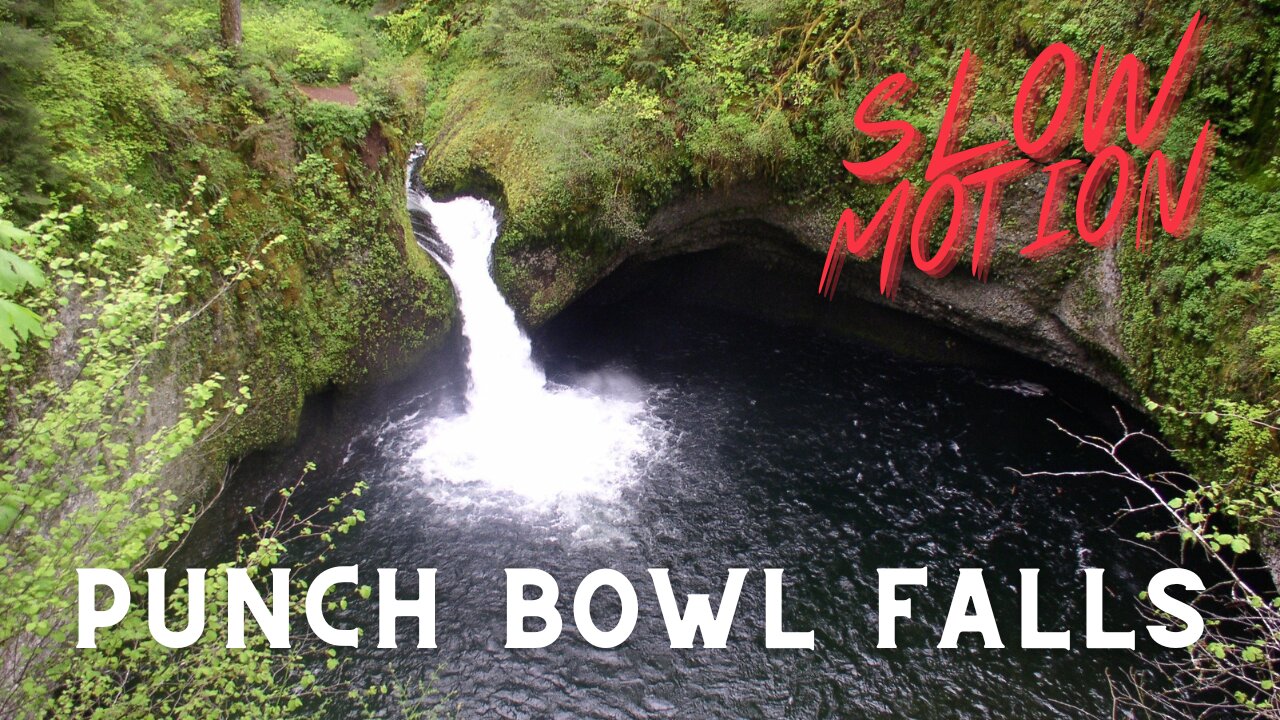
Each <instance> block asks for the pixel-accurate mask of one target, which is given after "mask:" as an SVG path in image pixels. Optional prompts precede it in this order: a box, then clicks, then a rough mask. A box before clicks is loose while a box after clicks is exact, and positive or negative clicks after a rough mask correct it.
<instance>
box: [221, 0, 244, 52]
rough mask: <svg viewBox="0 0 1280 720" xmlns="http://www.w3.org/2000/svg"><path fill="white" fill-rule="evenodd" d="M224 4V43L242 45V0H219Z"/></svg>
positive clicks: (231, 46) (229, 45) (235, 45)
mask: <svg viewBox="0 0 1280 720" xmlns="http://www.w3.org/2000/svg"><path fill="white" fill-rule="evenodd" d="M219 2H220V4H221V6H222V13H221V14H222V44H223V45H225V46H227V47H229V48H234V47H240V41H241V39H243V36H242V35H241V32H240V0H219Z"/></svg>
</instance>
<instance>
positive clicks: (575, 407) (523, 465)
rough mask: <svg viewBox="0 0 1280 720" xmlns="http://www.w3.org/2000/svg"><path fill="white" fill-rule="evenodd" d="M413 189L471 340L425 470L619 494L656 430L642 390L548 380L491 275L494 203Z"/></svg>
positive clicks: (559, 493) (441, 475)
mask: <svg viewBox="0 0 1280 720" xmlns="http://www.w3.org/2000/svg"><path fill="white" fill-rule="evenodd" d="M411 171H412V166H411ZM408 197H409V208H410V210H411V211H416V212H422V213H426V214H427V215H429V216H430V218H431V221H432V223H433V224H434V226H435V228H436V230H437V231H438V234H439V238H440V241H441V242H442V243H443V244H444V246H445V248H447V251H446V252H445V253H437V254H438V255H440V254H447V255H448V256H449V257H447V258H445V257H441V258H440V259H441V262H442V264H443V265H444V266H445V268H446V270H447V272H448V273H449V277H450V278H451V279H452V280H453V283H454V287H455V288H456V290H457V293H458V305H459V311H460V313H461V316H462V333H463V335H464V336H466V338H467V340H468V342H469V344H470V355H469V357H468V359H467V373H468V376H469V377H468V387H467V397H466V400H467V409H466V412H465V413H463V414H462V415H459V416H456V417H450V418H438V419H434V420H432V421H430V422H429V423H428V424H427V425H426V427H425V428H424V440H425V442H424V443H423V445H422V446H421V447H420V448H419V450H418V451H417V453H416V454H415V458H416V459H417V460H418V461H420V462H421V463H422V470H423V471H424V472H425V473H426V475H427V476H428V477H430V478H432V479H433V480H436V481H442V482H444V483H448V484H450V485H456V484H473V483H481V484H483V485H484V486H486V487H488V488H490V489H493V490H498V491H506V492H509V493H514V494H517V495H520V496H523V497H526V498H530V499H533V500H535V501H539V502H543V503H549V502H552V501H556V500H559V499H565V498H566V497H574V496H583V495H587V496H596V497H605V498H607V497H611V496H613V495H614V494H615V493H616V492H617V491H618V490H619V489H620V488H621V487H623V486H624V485H625V484H626V482H627V481H628V480H629V479H630V478H631V477H633V476H634V475H635V473H636V471H637V469H638V466H639V464H640V463H641V462H643V460H644V458H645V457H646V456H648V455H649V454H651V449H652V448H653V447H654V446H655V444H656V442H657V439H658V436H659V434H660V433H659V431H658V428H657V424H656V422H655V421H653V420H652V418H650V417H649V416H648V414H647V413H646V409H645V401H644V398H643V397H642V396H640V395H641V393H637V392H631V393H621V394H619V393H617V392H616V388H617V387H618V386H619V385H622V386H624V387H625V386H626V385H628V383H625V382H623V383H619V382H616V381H615V382H610V383H606V385H609V386H612V387H613V388H615V392H613V393H611V394H597V393H595V392H592V391H589V390H587V389H583V388H573V387H566V386H559V385H548V383H547V379H546V376H545V375H544V374H543V372H542V370H541V368H539V367H538V365H537V364H536V363H535V362H534V360H533V358H532V354H531V348H530V344H529V338H528V337H527V336H526V335H525V334H524V333H523V332H522V331H521V329H520V326H519V325H518V324H517V323H516V318H515V314H514V313H513V312H512V310H511V308H510V307H509V306H508V305H507V303H506V300H505V299H504V298H503V297H502V294H501V292H499V290H498V287H497V285H496V284H495V283H494V281H493V279H492V278H491V277H490V275H489V259H490V256H491V254H492V248H493V243H494V240H495V238H496V237H497V232H498V222H497V220H496V219H495V216H494V210H493V207H492V206H491V205H489V203H487V202H485V201H483V200H478V199H476V198H469V197H464V198H459V199H457V200H454V201H452V202H447V203H437V202H434V201H432V200H431V198H430V197H428V196H427V195H426V194H425V193H422V192H419V191H417V190H416V189H415V188H413V187H412V186H410V187H409V188H408ZM419 241H420V242H421V243H423V246H424V247H428V246H429V244H430V243H428V242H426V239H425V238H422V237H420V238H419ZM631 386H632V388H633V390H634V383H632V384H631Z"/></svg>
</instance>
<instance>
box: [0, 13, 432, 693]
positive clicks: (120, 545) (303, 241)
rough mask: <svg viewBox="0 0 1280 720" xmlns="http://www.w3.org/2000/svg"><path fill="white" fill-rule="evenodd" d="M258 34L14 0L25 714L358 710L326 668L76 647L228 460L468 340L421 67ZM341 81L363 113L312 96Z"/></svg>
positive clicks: (13, 343)
mask: <svg viewBox="0 0 1280 720" xmlns="http://www.w3.org/2000/svg"><path fill="white" fill-rule="evenodd" d="M244 17H245V23H246V26H247V29H248V30H249V32H248V33H246V36H247V37H246V42H245V46H244V47H243V48H242V49H241V51H239V52H236V51H228V50H224V49H222V48H221V47H220V46H219V44H218V42H217V33H218V23H217V15H216V6H215V7H213V8H210V7H209V6H208V4H207V3H204V2H199V1H197V0H189V1H181V0H175V2H159V3H156V2H144V1H142V0H70V1H68V2H59V3H57V4H54V5H51V4H48V3H43V2H26V1H25V0H5V1H4V2H0V36H2V38H0V39H3V42H2V43H0V106H3V107H4V111H3V113H0V139H3V141H4V142H3V143H0V144H2V145H3V148H0V376H3V378H4V386H5V392H4V394H3V396H0V455H2V458H0V567H3V568H4V572H5V576H6V578H7V581H8V585H9V587H10V590H9V591H8V592H7V593H6V595H5V599H4V601H3V603H2V604H3V608H2V609H3V614H4V617H5V620H4V621H2V622H0V655H2V656H3V663H2V664H3V671H0V686H3V689H4V692H3V693H0V695H3V697H4V700H3V701H0V715H3V716H5V717H44V716H55V717H86V716H93V717H140V716H155V717H171V716H176V717H209V716H212V715H223V714H228V713H229V714H230V715H232V716H242V717H249V716H252V717H276V716H281V715H284V714H295V715H296V714H298V713H299V712H301V711H302V708H303V706H300V705H299V700H301V701H303V702H305V703H306V704H305V708H306V711H307V712H310V711H312V710H314V709H315V707H316V704H317V703H319V702H322V701H323V700H324V698H326V697H330V696H332V695H333V694H334V693H335V692H339V691H341V692H347V691H350V690H357V689H356V688H344V687H340V686H339V685H335V684H333V683H326V684H324V686H323V687H321V686H320V685H319V684H317V683H316V682H315V677H314V675H312V674H311V672H310V671H309V670H308V668H314V667H315V665H316V663H314V662H311V661H308V662H307V663H306V664H305V665H304V662H303V661H304V659H305V658H306V657H307V653H308V652H310V650H309V649H308V648H305V647H300V648H298V649H297V651H296V652H290V653H278V652H272V651H270V650H269V649H267V648H265V647H262V646H257V647H250V648H248V649H247V650H244V651H241V652H236V653H233V652H228V651H226V650H225V648H223V649H222V650H221V651H219V650H218V647H219V646H218V644H217V643H215V642H209V641H208V640H209V637H207V638H206V641H202V642H201V643H198V644H197V646H195V647H194V648H193V649H191V650H190V651H185V652H173V651H168V650H166V649H165V648H162V647H160V646H158V645H156V644H155V643H152V642H150V641H149V640H147V641H144V640H143V638H144V637H146V628H145V627H144V626H143V625H142V623H140V622H133V621H128V622H126V623H124V624H122V625H120V626H118V627H117V628H115V629H113V630H112V631H111V632H109V633H107V634H106V635H105V636H104V639H103V642H102V644H101V645H100V649H99V651H97V652H94V653H87V652H68V650H69V649H70V643H71V635H70V633H71V632H72V630H73V629H74V628H73V622H74V610H75V608H74V602H75V568H76V567H95V566H96V567H109V568H115V569H117V570H120V571H122V572H125V573H126V574H131V575H134V576H137V575H138V574H139V573H140V571H141V568H143V567H146V566H149V565H150V566H154V565H156V564H159V563H162V562H163V561H164V560H165V559H166V558H167V557H169V554H170V553H171V552H172V551H173V550H174V548H175V547H176V545H177V544H178V543H180V542H181V539H182V538H183V537H184V535H185V532H186V530H187V529H188V528H189V527H190V523H191V521H192V518H193V517H194V516H193V514H192V513H193V510H192V508H193V507H197V508H198V507H200V506H201V504H202V499H203V498H204V497H205V494H206V493H208V492H211V491H213V490H214V489H215V485H216V483H217V481H220V480H222V479H223V472H224V468H225V466H226V460H228V459H230V458H234V457H235V456H237V455H239V454H242V453H244V452H247V451H249V450H252V449H255V448H259V447H262V446H264V445H267V444H269V443H273V442H279V441H281V440H285V439H287V438H288V437H290V436H291V434H292V432H293V431H294V425H295V423H296V417H297V413H298V411H299V409H300V407H301V404H302V401H303V398H304V397H305V396H306V395H307V394H309V393H312V392H315V391H317V390H319V389H322V388H325V387H327V386H330V385H333V384H355V383H360V382H365V381H367V380H368V379H370V378H371V377H375V376H386V375H387V374H390V373H394V372H397V371H398V370H399V369H400V368H403V367H407V366H409V364H410V363H411V362H412V360H413V358H414V357H416V356H417V355H419V354H420V353H422V352H424V351H425V350H427V349H429V348H430V347H431V346H432V345H433V343H435V342H437V341H438V340H439V339H440V338H441V337H442V336H443V334H444V332H445V331H446V330H447V328H448V327H449V325H450V323H451V318H452V314H453V294H452V290H451V288H450V287H449V285H448V283H447V281H446V279H445V277H444V275H443V273H442V272H441V271H440V270H439V268H437V267H436V266H435V265H434V264H432V263H430V262H426V261H424V260H422V259H420V258H418V257H417V253H416V252H413V250H414V249H413V248H412V245H411V244H406V241H405V238H406V225H407V216H406V215H405V211H404V198H403V193H402V190H401V188H402V187H403V184H402V183H403V162H404V158H405V156H406V155H407V152H408V148H407V147H406V145H407V144H410V143H409V142H408V140H406V138H414V137H416V135H417V127H418V125H419V124H420V122H421V119H420V118H421V112H420V110H419V108H420V107H422V106H423V104H424V101H423V98H422V96H423V94H424V93H425V89H424V85H423V82H422V81H421V79H420V73H419V72H418V71H417V69H416V67H415V65H414V61H411V60H405V59H403V58H402V57H401V56H400V55H399V54H398V53H395V52H392V51H391V45H390V43H389V42H388V41H385V40H384V39H383V38H382V35H381V34H380V32H379V31H378V30H377V29H376V27H375V26H374V25H373V24H371V23H370V21H369V19H368V18H367V17H366V16H365V15H364V14H362V13H360V12H357V11H355V10H352V9H351V8H347V7H342V6H335V5H333V4H331V3H326V2H306V3H290V4H288V5H285V4H267V3H262V4H249V5H246V6H245V13H244ZM255 28H256V29H257V30H255ZM268 28H269V29H270V32H267V31H266V30H267V29H268ZM333 81H343V82H350V83H352V84H353V85H354V86H355V87H356V90H357V93H358V94H359V97H360V102H359V103H358V104H357V105H355V106H354V107H348V106H345V105H337V104H332V103H313V102H311V101H308V100H307V99H306V98H305V97H304V96H303V95H301V94H300V93H299V92H298V91H297V90H296V89H295V87H294V83H295V82H299V83H301V82H320V83H327V82H333ZM197 178H199V180H198V182H197V183H196V185H195V186H194V187H193V186H192V182H193V180H196V179H197ZM175 207H176V208H180V209H178V210H162V208H175ZM250 398H252V402H250ZM193 503H194V505H193ZM336 513H337V514H336ZM352 513H353V514H351V515H342V514H340V513H338V510H337V508H336V507H328V508H321V513H320V514H319V515H312V516H310V517H307V518H304V519H300V520H299V519H297V518H294V519H291V520H288V522H286V523H278V522H277V523H273V524H272V525H271V526H270V527H269V528H266V527H265V526H260V527H259V530H260V531H262V532H259V533H257V534H256V535H254V537H252V538H249V540H252V542H249V543H248V544H247V545H246V546H245V549H244V552H243V553H242V554H241V555H240V556H239V557H237V558H235V559H234V561H235V562H236V563H237V564H241V565H246V564H247V565H250V566H260V565H263V564H297V563H303V564H305V562H307V561H308V559H310V558H312V557H314V553H311V552H310V551H309V550H308V549H307V543H306V542H301V543H300V542H298V541H297V537H296V536H297V535H300V534H306V535H311V536H315V537H320V536H323V535H326V532H325V531H324V529H325V528H331V527H336V526H337V525H338V524H343V523H346V522H348V520H347V518H350V517H355V516H356V515H355V514H354V513H358V510H353V511H352ZM284 517H285V518H286V519H288V518H290V517H292V516H288V515H286V516H284ZM286 525H287V526H288V527H287V528H286V527H284V526H286ZM343 527H346V526H345V525H343ZM286 542H287V543H288V546H289V547H288V551H287V553H288V554H286V550H285V546H284V543H286ZM135 579H136V577H135ZM135 588H136V586H135ZM216 593H217V587H216V586H211V587H210V594H211V599H210V603H211V604H210V609H211V610H212V611H214V613H215V614H216V610H217V608H218V606H217V605H216V603H217V602H218V600H217V599H216ZM335 601H336V599H335ZM184 602H185V600H184V598H183V596H182V594H181V593H179V594H178V595H177V596H175V597H174V598H173V599H172V600H171V603H173V604H174V607H175V608H177V609H181V607H183V603H184ZM222 602H225V597H224V598H223V600H222ZM218 631H219V628H218V627H213V626H210V627H209V628H208V629H207V633H208V634H209V636H210V637H212V636H213V635H216V633H217V632H218ZM358 690H360V691H363V690H364V689H363V688H361V689H358ZM375 692H380V689H375Z"/></svg>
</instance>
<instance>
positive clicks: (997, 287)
mask: <svg viewBox="0 0 1280 720" xmlns="http://www.w3.org/2000/svg"><path fill="white" fill-rule="evenodd" d="M1042 197H1043V185H1042V182H1028V183H1025V184H1023V185H1020V186H1017V187H1014V188H1011V189H1010V190H1009V192H1008V193H1006V195H1005V197H1004V201H1003V207H1004V211H1003V215H1002V222H1001V225H1000V227H999V229H998V230H997V232H996V245H995V250H994V252H993V255H992V259H991V270H990V275H989V279H988V280H987V282H985V283H984V282H981V281H979V280H978V279H976V278H974V277H973V276H972V274H971V272H970V264H969V263H970V261H969V257H968V255H965V256H963V257H962V259H961V261H960V262H959V263H958V264H957V265H956V267H955V269H954V270H953V271H952V272H951V273H950V274H949V275H948V276H947V277H945V278H942V279H934V278H930V277H928V276H926V275H924V274H923V273H921V272H920V271H919V270H917V269H916V268H915V267H914V266H913V264H912V261H911V259H910V258H909V257H908V258H907V259H906V261H905V263H904V268H903V272H902V276H901V283H900V287H899V290H898V293H897V295H896V297H895V298H894V299H892V300H890V299H887V298H885V297H883V296H882V295H881V294H880V292H879V275H880V261H879V258H878V256H877V257H876V258H875V259H873V260H869V261H861V262H860V261H857V260H854V259H852V258H851V259H850V260H849V261H848V262H847V263H846V265H845V267H844V270H843V273H842V275H841V278H840V283H839V287H838V289H837V292H836V297H835V299H834V301H832V302H830V303H828V301H826V300H823V299H821V298H820V297H819V296H818V295H817V283H818V278H819V276H820V275H821V271H822V267H823V262H824V256H825V253H826V252H827V247H828V245H829V243H830V242H831V234H832V230H833V228H834V227H835V221H836V216H835V215H834V214H831V213H830V212H827V211H817V210H814V209H812V208H806V207H805V206H804V205H803V204H793V203H788V202H786V201H785V200H783V199H780V198H778V197H777V196H775V195H774V194H772V193H771V192H770V191H769V190H768V189H767V188H764V187H759V186H740V187H735V188H731V189H727V190H719V191H706V192H699V193H693V194H688V195H686V196H684V197H682V198H680V199H679V200H677V201H675V202H673V203H671V204H669V205H667V206H665V207H663V208H661V209H659V210H658V211H657V212H656V213H655V214H654V215H653V216H652V217H651V218H650V219H649V221H648V223H647V224H646V226H645V228H644V232H643V235H642V236H640V237H638V238H633V239H631V240H629V241H628V242H626V243H625V245H624V246H623V248H622V249H621V250H620V251H618V252H617V253H616V255H615V256H613V257H611V258H610V259H609V260H608V261H606V262H603V263H601V262H597V263H594V264H593V265H592V266H591V267H581V268H580V269H578V268H575V265H574V263H573V262H572V260H571V259H569V258H559V257H555V252H554V247H555V246H554V244H549V245H544V246H542V247H540V248H539V249H538V250H537V251H536V252H533V251H530V252H528V253H520V252H517V253H515V254H513V255H511V256H509V258H508V259H509V260H510V261H511V262H513V263H515V264H517V265H521V266H522V267H524V268H525V269H526V272H522V273H519V274H518V277H519V278H520V281H518V282H513V283H508V285H509V286H508V287H506V288H504V290H505V291H507V292H508V295H509V296H511V297H513V298H514V299H515V301H516V302H515V305H516V306H517V307H518V308H520V311H521V312H522V313H523V314H524V317H525V320H526V321H527V322H529V323H531V324H535V325H536V324H540V323H541V322H543V321H545V320H547V319H548V318H549V317H551V316H552V315H554V314H555V313H556V312H558V311H559V310H560V309H562V308H563V307H564V306H565V305H567V304H568V303H569V302H570V301H572V300H573V299H574V298H576V297H578V296H579V295H581V294H582V293H583V292H585V291H586V290H587V289H588V288H590V287H592V286H593V285H595V284H596V283H597V282H599V281H600V280H601V279H602V278H603V277H604V276H606V275H608V274H609V273H611V272H614V271H615V270H616V269H617V268H619V267H620V266H622V267H634V266H636V265H638V264H643V263H647V262H652V261H656V260H660V259H662V258H667V257H670V256H674V255H681V254H687V253H695V252H699V251H704V250H709V249H713V248H724V247H726V246H730V247H732V248H737V249H739V250H740V251H741V252H740V254H741V255H742V256H743V257H746V258H752V259H753V260H752V261H753V262H755V265H756V267H757V271H758V272H760V273H789V274H793V275H797V276H798V277H797V278H796V282H795V283H793V284H791V285H788V286H787V289H786V290H785V291H784V292H782V293H781V294H777V293H774V294H771V296H770V297H768V298H767V300H768V302H769V303H770V304H771V305H773V306H775V307H774V308H772V310H773V311H776V310H777V306H787V305H791V306H794V309H799V308H804V313H805V314H806V315H807V316H808V317H809V318H810V319H812V320H815V321H817V322H819V324H822V325H825V326H827V327H828V328H829V329H832V330H835V331H837V332H839V331H841V330H842V329H848V328H841V327H839V325H840V322H841V321H840V320H839V319H837V318H839V317H841V316H844V317H847V318H850V319H849V320H848V322H860V323H866V322H869V323H876V322H879V323H882V324H883V323H886V322H891V321H892V318H891V315H892V313H890V314H889V315H886V314H885V313H879V314H875V315H874V319H872V316H869V315H867V314H866V313H865V312H861V313H860V312H855V311H850V309H849V307H848V306H850V305H855V304H861V305H867V304H870V305H872V306H878V307H880V308H886V309H890V310H895V311H899V312H901V313H906V314H908V315H912V316H916V317H919V318H923V319H925V320H928V321H930V322H932V323H934V324H936V325H939V326H941V327H943V328H945V329H948V330H952V331H955V332H957V333H959V334H961V335H964V336H969V337H971V338H976V339H978V340H981V341H984V342H986V343H990V344H993V345H996V346H999V347H1002V348H1006V349H1008V350H1012V351H1014V352H1016V353H1019V354H1021V355H1024V356H1027V357H1030V358H1034V359H1036V360H1040V361H1043V362H1045V363H1047V364H1049V365H1052V366H1055V367H1058V368H1061V369H1065V370H1068V371H1071V372H1074V373H1076V374H1079V375H1082V376H1084V377H1086V378H1089V379H1091V380H1093V381H1094V382H1096V383H1098V384H1099V385H1102V386H1103V387H1105V388H1107V389H1108V390H1111V391H1112V392H1115V393H1117V394H1118V395H1120V396H1121V397H1123V398H1125V399H1128V400H1131V401H1132V400H1133V399H1134V398H1135V394H1134V392H1133V391H1132V389H1131V388H1130V386H1129V384H1128V382H1127V379H1126V375H1125V371H1124V367H1125V364H1126V356H1125V351H1124V348H1123V346H1122V343H1121V339H1120V333H1119V327H1120V311H1119V307H1118V303H1119V301H1120V300H1119V298H1120V275H1119V269H1118V267H1117V264H1116V256H1115V249H1114V247H1113V248H1109V249H1105V250H1098V249H1095V248H1092V247H1090V246H1086V245H1083V244H1077V245H1076V246H1073V247H1070V248H1067V249H1066V250H1064V251H1062V252H1061V253H1059V254H1057V255H1055V256H1053V257H1051V258H1048V259H1046V260H1043V261H1039V262H1036V261H1032V260H1029V259H1026V258H1024V257H1022V256H1020V255H1019V253H1018V251H1019V250H1020V249H1021V248H1022V247H1024V246H1025V245H1027V244H1028V243H1030V242H1031V241H1032V240H1034V234H1035V228H1036V225H1037V222H1038V218H1039V204H1040V200H1041V198H1042ZM944 221H945V219H944ZM713 271H714V270H713ZM801 279H802V280H803V282H800V280H801ZM698 282H702V280H698ZM549 290H554V292H549ZM534 297H536V298H538V299H539V301H538V302H537V303H536V305H534V304H531V303H527V302H521V300H522V299H527V298H534ZM522 306H523V307H522ZM824 306H827V307H830V308H831V309H830V310H823V309H822V308H823V307H824ZM842 308H843V309H842ZM775 314H776V313H775ZM828 316H830V317H828ZM854 318H856V319H854ZM833 324H834V327H832V325H833ZM882 329H883V330H884V331H885V332H890V331H891V330H892V329H891V328H887V327H884V328H882ZM860 330H861V331H862V332H863V333H864V334H867V333H870V334H873V335H874V334H876V332H877V328H875V327H870V328H868V327H862V328H860Z"/></svg>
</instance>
